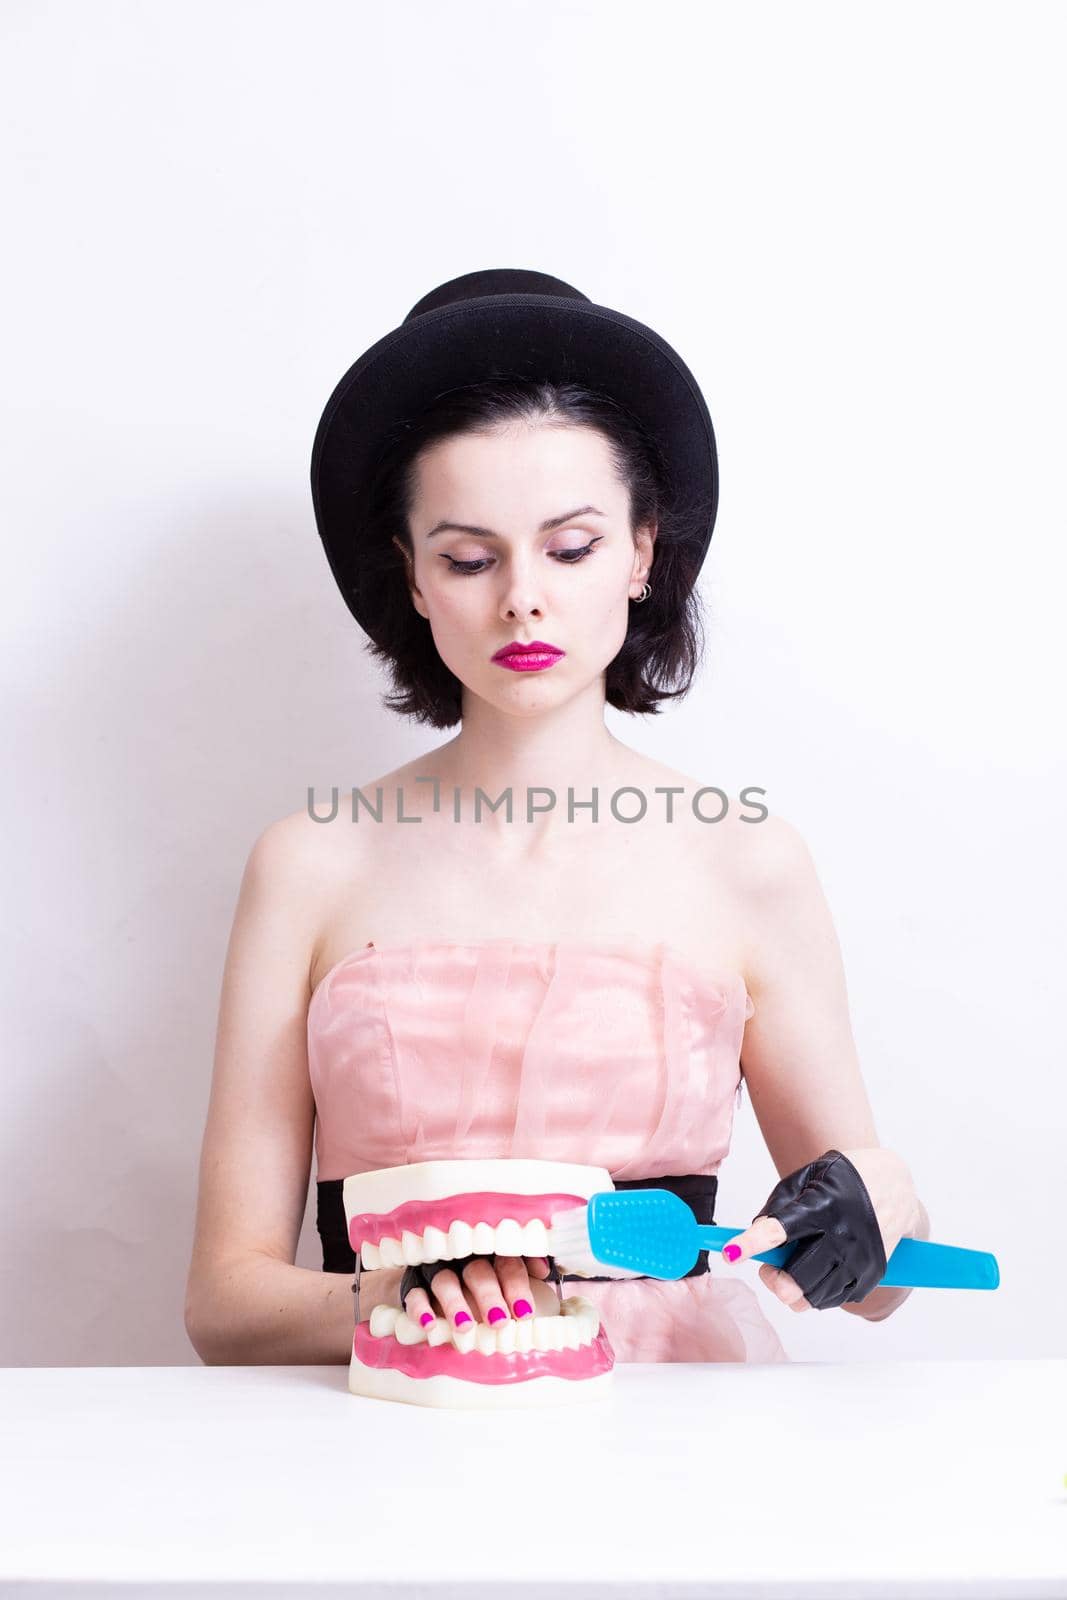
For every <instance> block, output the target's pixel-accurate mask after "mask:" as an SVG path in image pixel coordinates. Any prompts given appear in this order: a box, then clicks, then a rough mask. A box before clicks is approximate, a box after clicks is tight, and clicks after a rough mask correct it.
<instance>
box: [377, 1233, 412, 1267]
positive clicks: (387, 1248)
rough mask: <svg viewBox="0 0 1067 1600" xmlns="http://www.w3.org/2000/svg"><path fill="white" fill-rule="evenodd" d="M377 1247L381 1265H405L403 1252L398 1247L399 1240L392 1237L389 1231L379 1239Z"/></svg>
mask: <svg viewBox="0 0 1067 1600" xmlns="http://www.w3.org/2000/svg"><path fill="white" fill-rule="evenodd" d="M379 1249H380V1250H381V1252H382V1266H383V1267H405V1266H407V1262H406V1261H405V1260H404V1252H403V1250H401V1248H400V1240H399V1239H394V1238H393V1236H392V1234H391V1233H387V1234H386V1236H385V1238H384V1239H383V1240H382V1241H381V1244H380V1246H379Z"/></svg>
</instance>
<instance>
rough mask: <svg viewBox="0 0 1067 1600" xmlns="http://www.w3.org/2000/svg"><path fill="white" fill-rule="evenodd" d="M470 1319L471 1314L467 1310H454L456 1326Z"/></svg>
mask: <svg viewBox="0 0 1067 1600" xmlns="http://www.w3.org/2000/svg"><path fill="white" fill-rule="evenodd" d="M470 1320H471V1314H470V1312H469V1311H457V1312H456V1315H455V1324H456V1327H457V1328H458V1327H460V1326H461V1325H462V1324H463V1323H464V1322H469V1321H470Z"/></svg>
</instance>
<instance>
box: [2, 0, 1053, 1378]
mask: <svg viewBox="0 0 1067 1600" xmlns="http://www.w3.org/2000/svg"><path fill="white" fill-rule="evenodd" d="M0 31H2V44H3V49H2V50H0V58H2V61H3V65H2V67H0V73H2V79H0V89H2V100H3V104H4V106H5V108H6V109H5V114H4V131H5V137H4V139H3V141H2V143H0V159H2V161H3V168H4V171H3V193H4V212H5V217H6V222H7V245H6V247H5V251H4V255H3V258H2V267H0V270H2V272H3V275H4V279H5V283H4V292H3V297H2V305H3V313H2V314H3V322H4V330H3V331H4V346H5V352H6V354H5V360H4V367H5V382H4V385H3V406H4V416H3V428H2V435H3V443H4V446H5V450H6V457H7V459H6V465H5V469H4V472H3V475H2V480H0V485H2V486H0V493H2V495H3V501H4V504H3V517H2V539H3V556H4V578H5V581H4V583H3V585H2V595H3V602H4V611H5V628H4V657H5V660H4V669H5V670H4V676H3V684H4V698H5V705H4V715H5V729H6V735H7V737H6V740H5V744H6V748H7V750H8V752H9V755H10V764H9V767H8V778H7V782H6V783H5V785H4V786H3V806H4V817H3V837H4V841H5V851H4V857H5V890H4V901H5V906H6V911H5V915H4V918H3V924H4V934H5V952H4V959H3V962H2V964H0V976H2V980H3V984H4V989H5V996H4V998H5V1001H6V1004H5V1006H4V1027H5V1034H6V1049H5V1061H4V1071H3V1076H2V1084H3V1089H2V1093H3V1110H2V1120H3V1141H4V1142H3V1152H2V1153H3V1159H2V1162H0V1173H2V1181H3V1197H2V1205H0V1232H2V1257H0V1263H2V1264H0V1274H2V1282H0V1300H2V1306H3V1310H2V1319H3V1320H2V1327H0V1361H3V1362H5V1363H8V1364H13V1365H23V1364H29V1365H50V1364H57V1363H63V1364H104V1365H106V1364H111V1363H134V1364H168V1363H176V1364H180V1363H185V1362H195V1361H196V1359H197V1357H196V1356H195V1354H194V1352H193V1350H192V1349H191V1347H190V1345H189V1344H188V1342H187V1339H186V1335H185V1332H184V1328H183V1321H182V1304H183V1294H184V1284H185V1274H186V1269H187V1265H188V1257H189V1248H190V1242H191V1235H192V1218H193V1208H194V1202H195V1191H196V1170H197V1159H198V1154H199V1143H200V1137H201V1132H202V1126H203V1118H204V1113H205V1110H206V1105H207V1094H208V1086H209V1080H210V1070H211V1059H212V1050H213V1044H214V1030H215V1020H216V1008H217V1004H218V991H219V984H220V979H221V972H222V963H223V958H224V953H225V947H226V941H227V937H228V933H229V926H230V919H231V917H232V913H233V908H234V904H235V897H236V893H237V887H238V884H239V881H240V876H241V871H242V868H243V864H244V861H245V858H246V855H247V852H248V850H249V848H250V846H251V843H252V841H253V840H254V838H255V837H256V835H257V834H258V833H259V832H260V831H261V830H262V828H263V827H264V826H266V824H267V823H268V822H270V821H271V820H273V819H274V818H276V817H279V816H282V815H284V814H285V813H287V812H289V811H293V810H295V809H297V808H298V807H300V806H301V805H302V804H303V803H304V799H305V795H306V790H307V786H308V784H309V783H314V784H319V785H325V786H328V785H329V784H331V783H337V782H340V783H341V784H342V785H345V784H349V783H359V782H361V781H364V780H366V779H368V778H369V777H371V776H372V775H374V774H376V773H379V772H381V771H384V770H387V769H388V768H389V767H391V766H394V765H396V764H397V763H399V762H401V761H404V760H407V759H408V758H410V757H411V756H413V755H415V754H416V753H417V752H418V751H420V750H424V749H428V748H430V747H431V746H432V745H433V744H436V743H438V742H439V741H440V738H441V737H444V736H439V735H434V734H432V732H430V731H429V730H425V729H424V730H421V731H417V730H416V729H415V727H414V726H410V727H409V726H406V725H404V724H403V723H402V722H400V721H399V720H398V719H396V718H394V717H392V716H390V715H389V714H388V713H387V712H385V711H384V710H382V709H381V708H380V706H379V703H378V695H379V693H380V692H381V691H382V690H383V689H384V687H385V684H384V680H379V679H378V678H377V677H376V675H375V672H374V669H373V668H372V666H371V664H370V663H369V661H368V660H367V658H366V657H365V655H364V651H363V636H362V634H361V633H360V632H359V630H358V629H357V628H356V626H355V624H354V623H353V622H352V621H351V620H350V618H349V615H348V612H347V610H346V609H345V607H344V604H343V602H342V600H341V598H340V596H339V594H338V592H337V590H336V588H335V586H334V583H333V580H332V578H331V577H330V574H329V570H328V567H327V565H326V561H325V557H324V556H323V553H322V549H321V546H320V544H319V541H318V536H317V533H316V530H315V525H314V520H313V515H312V507H311V498H310V491H309V487H308V465H309V458H310V451H311V442H312V437H313V433H314V428H315V425H316V423H317V421H318V418H319V415H320V412H321V410H322V407H323V405H324V404H325V401H326V399H327V397H328V395H329V393H330V391H331V390H332V388H333V386H334V384H335V382H336V381H337V379H338V378H339V377H340V375H341V374H342V372H343V371H344V370H345V369H346V368H347V367H348V366H349V365H350V363H351V362H352V361H353V360H354V359H355V358H356V356H357V355H358V354H359V353H360V352H361V351H362V350H364V349H365V348H366V347H367V346H368V345H369V344H371V343H372V342H374V341H375V340H376V339H377V338H379V337H380V336H381V335H382V334H384V333H385V332H387V331H388V330H389V329H390V328H392V327H394V326H396V324H397V323H399V322H400V320H401V319H402V318H403V317H404V315H405V314H406V312H407V311H408V309H409V308H410V307H411V305H412V304H413V303H414V302H415V301H416V300H417V299H418V298H419V297H420V296H421V295H422V294H424V293H425V292H426V291H427V290H428V289H429V288H431V287H432V286H433V285H435V284H438V283H440V282H442V281H443V280H445V279H447V278H450V277H453V276H455V275H457V274H460V273H463V272H467V271H471V270H473V269H475V268H481V267H486V266H523V267H532V268H537V269H539V270H542V271H546V272H551V273H553V274H556V275H557V276H560V277H562V278H564V279H566V280H568V281H569V282H572V283H575V284H577V285H578V286H579V287H580V288H582V289H583V290H584V291H585V292H586V293H587V294H588V295H590V297H591V298H592V299H593V300H595V301H598V302H600V303H603V304H607V305H611V306H614V307H617V308H619V309H622V310H625V311H626V312H628V313H629V314H630V315H632V316H635V317H637V318H639V319H640V320H642V321H645V322H648V323H650V324H651V325H652V326H653V327H655V328H657V329H658V330H659V331H660V332H661V333H662V334H663V335H664V336H665V337H666V338H667V339H668V340H669V341H670V342H671V343H672V344H673V345H675V346H676V348H677V349H678V350H679V351H680V352H681V353H682V354H683V356H684V358H685V360H686V361H687V362H688V364H689V365H690V366H691V367H692V369H693V370H694V372H695V374H696V376H697V378H698V381H699V382H700V383H701V385H702V387H703V389H704V392H705V394H706V396H707V399H708V403H709V406H710V409H711V413H712V416H713V418H714V421H715V426H716V432H717V437H718V443H719V452H720V468H721V476H722V491H721V502H720V510H719V519H718V523H717V526H716V531H715V537H714V539H713V541H712V547H711V552H710V555H709V558H708V561H707V563H706V564H705V568H704V571H703V574H702V584H703V588H704V593H705V597H706V600H707V603H708V611H709V623H710V627H709V640H710V648H709V653H708V659H707V661H706V664H705V669H704V672H703V676H702V678H701V680H700V682H699V685H698V686H697V688H696V689H695V690H694V692H693V694H692V695H691V697H690V698H689V700H688V702H687V703H686V704H684V705H682V706H681V707H679V708H676V709H675V710H673V711H668V712H666V713H665V714H664V715H663V716H662V717H661V718H658V719H651V720H648V721H646V722H644V723H642V722H641V720H640V719H628V718H625V717H621V716H619V715H618V714H616V713H614V712H611V713H610V717H611V719H612V726H613V728H614V730H615V731H616V732H617V733H618V734H619V735H620V736H622V737H624V738H627V739H629V740H630V741H631V742H632V743H633V744H635V745H637V746H639V747H640V748H642V749H644V750H647V751H649V752H651V753H653V754H655V755H657V756H658V757H660V758H662V759H664V760H666V761H669V762H673V763H675V764H677V765H679V766H681V767H683V768H684V769H685V770H687V771H689V772H692V773H694V774H699V775H700V776H702V777H703V778H705V779H706V781H708V782H716V783H719V784H721V785H722V786H723V787H724V788H726V789H727V790H728V791H729V792H731V793H736V792H737V790H739V789H740V788H741V787H742V786H743V785H744V784H746V783H752V784H760V785H763V786H764V787H765V788H766V789H767V791H768V795H769V801H770V804H771V805H772V806H773V807H774V808H775V809H777V810H779V811H781V812H783V813H784V814H785V815H786V816H788V817H789V818H791V820H792V821H793V822H794V823H795V824H796V825H797V826H798V827H799V828H800V829H801V831H802V832H803V833H804V835H805V837H806V838H807V839H808V842H809V844H810V846H811V848H812V851H813V853H814V855H815V858H816V861H817V863H818V865H819V869H820V873H821V876H822V879H823V883H824V886H825V888H826V891H827V894H828V896H829V899H830V903H831V906H832V909H833V911H834V914H835V918H836V922H837V927H838V931H839V934H840V938H841V942H842V946H843V950H844V955H845V961H846V970H847V974H848V981H849V994H850V1000H851V1006H852V1016H853V1024H854V1028H855V1032H856V1036H857V1040H858V1042H859V1046H860V1051H861V1057H862V1061H863V1066H864V1073H865V1077H866V1081H867V1084H868V1087H869V1091H870V1094H871V1099H872V1102H873V1104H874V1108H875V1115H876V1120H877V1125H878V1129H879V1134H880V1136H881V1139H882V1142H883V1143H885V1144H887V1145H891V1146H893V1147H894V1148H896V1149H899V1150H900V1151H901V1152H902V1153H903V1154H904V1155H905V1156H906V1158H907V1159H908V1160H909V1162H910V1163H911V1166H912V1170H913V1172H914V1174H915V1177H916V1182H917V1184H918V1187H919V1191H920V1193H921V1194H922V1196H923V1198H924V1199H925V1201H926V1204H927V1206H928V1208H929V1211H930V1214H931V1217H932V1220H933V1236H934V1238H936V1239H940V1240H943V1241H946V1242H952V1243H957V1244H964V1245H969V1246H974V1247H978V1248H982V1249H988V1250H992V1251H994V1252H995V1253H996V1254H997V1256H998V1258H999V1260H1000V1265H1001V1273H1002V1286H1001V1288H1000V1289H999V1290H998V1291H997V1292H996V1293H995V1294H978V1293H974V1294H969V1293H963V1292H960V1291H954V1292H953V1291H925V1292H924V1291H916V1292H915V1293H914V1294H913V1295H912V1296H911V1298H910V1300H909V1301H908V1303H907V1304H906V1305H905V1307H904V1308H903V1309H902V1310H901V1311H900V1312H898V1313H897V1314H896V1315H895V1316H894V1317H892V1318H891V1319H889V1320H888V1321H887V1322H885V1323H882V1324H879V1325H868V1324H866V1323H863V1322H861V1321H859V1320H858V1319H854V1318H851V1317H847V1316H845V1315H844V1314H838V1313H834V1312H830V1313H827V1314H823V1315H816V1314H815V1313H812V1312H808V1313H806V1314H804V1315H798V1314H796V1313H793V1312H790V1311H788V1310H787V1309H786V1308H784V1307H780V1306H779V1304H778V1302H777V1301H775V1300H774V1299H773V1298H772V1296H771V1295H770V1294H769V1293H768V1291H767V1290H765V1289H764V1288H763V1287H762V1285H761V1284H760V1283H759V1280H758V1277H757V1275H756V1269H755V1268H753V1267H751V1266H748V1267H746V1268H744V1269H742V1270H743V1271H745V1272H746V1273H747V1274H748V1275H749V1276H750V1280H751V1282H752V1283H753V1285H754V1286H755V1288H756V1291H757V1293H758V1294H759V1295H760V1296H761V1298H762V1301H763V1303H764V1305H765V1306H766V1308H767V1310H768V1314H769V1315H771V1316H772V1318H773V1319H774V1321H775V1323H776V1325H777V1326H778V1327H779V1329H780V1331H781V1333H782V1337H783V1339H784V1341H785V1342H786V1344H787V1348H788V1349H789V1350H790V1353H791V1354H792V1355H793V1357H794V1358H795V1359H797V1360H826V1361H832V1360H838V1359H846V1360H857V1361H859V1360H866V1359H871V1358H881V1357H884V1356H887V1355H890V1356H901V1357H908V1356H941V1357H950V1356H960V1357H975V1356H987V1355H1004V1356H1009V1355H1015V1356H1020V1355H1021V1356H1026V1355H1029V1356H1044V1355H1052V1354H1062V1353H1063V1345H1064V1332H1063V1330H1064V1326H1065V1325H1067V1318H1065V1295H1064V1287H1063V1272H1062V1268H1061V1267H1060V1266H1059V1264H1058V1259H1057V1258H1058V1252H1059V1250H1060V1247H1061V1242H1060V1241H1061V1226H1060V1223H1061V1216H1060V1210H1061V1208H1060V1206H1059V1205H1058V1201H1059V1199H1060V1192H1061V1191H1060V1186H1059V1185H1058V1184H1057V1183H1056V1176H1057V1173H1058V1172H1061V1171H1062V1160H1063V1153H1062V1152H1063V1135H1064V1131H1065V1127H1067V1118H1065V1103H1064V1102H1065V1095H1064V1051H1063V1044H1062V1038H1063V1026H1062V1016H1063V996H1062V991H1061V974H1062V972H1063V970H1064V958H1065V954H1067V952H1065V947H1064V946H1065V940H1064V919H1063V903H1064V888H1065V874H1064V849H1063V842H1062V839H1063V825H1064V777H1065V762H1064V742H1063V733H1062V728H1063V711H1062V699H1063V696H1062V689H1063V683H1064V659H1063V654H1062V610H1063V584H1064V572H1065V559H1064V535H1065V527H1064V500H1065V496H1064V487H1063V453H1064V437H1065V423H1067V416H1065V410H1067V404H1065V394H1067V389H1065V385H1064V370H1065V365H1067V362H1065V356H1067V351H1065V337H1064V309H1063V307H1064V297H1063V283H1064V281H1065V279H1067V261H1065V248H1064V222H1063V205H1062V177H1063V165H1062V153H1063V149H1064V137H1065V132H1067V129H1065V110H1064V99H1063V95H1062V63H1063V59H1064V57H1063V32H1064V17H1063V11H1062V8H1060V7H1058V6H1055V5H1043V4H1030V5H1028V6H1025V7H1018V6H1013V5H1008V4H997V5H988V4H986V5H983V4H975V3H973V0H971V3H968V4H966V5H963V4H959V5H957V4H933V5H931V4H921V5H920V4H901V3H900V0H898V3H896V4H895V5H893V6H892V7H873V6H861V7H858V6H854V5H851V4H847V3H842V4H812V3H808V4H805V5H803V6H794V5H791V4H767V3H765V4H764V5H762V6H760V7H736V6H732V5H721V6H720V5H715V4H706V3H700V4H698V3H696V0H693V3H681V4H679V3H669V0H668V3H665V0H658V3H657V4H656V5H654V6H649V5H645V4H638V3H625V4H624V3H620V0H610V3H608V0H604V3H591V0H582V3H567V4H564V3H561V0H556V3H546V0H537V3H530V0H522V3H514V0H513V3H509V4H506V5H500V4H499V0H486V3H482V0H463V3H461V4H459V5H456V6H441V5H439V4H436V3H433V0H417V3H412V0H407V3H406V4H404V5H400V6H370V5H362V6H356V5H345V4H333V3H318V4H308V3H306V0H302V3H301V4H300V5H297V4H295V3H293V4H289V5H284V4H277V3H264V0H258V3H255V4H252V3H247V4H246V3H234V0H226V3H219V0H212V3H210V4H207V3H203V0H197V3H190V0H183V3H182V4H181V5H163V4H152V5H144V4H132V3H131V4H119V3H115V0H95V3H94V4H93V5H91V6H82V5H77V4H74V3H55V0H52V3H40V4H34V5H29V4H14V3H11V0H8V4H6V5H5V6H4V7H3V9H2V12H0ZM775 1178H776V1173H775V1171H774V1168H773V1165H772V1163H771V1161H770V1157H769V1155H768V1153H767V1151H766V1149H765V1148H764V1146H763V1143H762V1139H761V1137H760V1135H759V1131H758V1128H757V1126H756V1124H755V1121H754V1119H753V1116H752V1112H751V1109H750V1107H749V1104H748V1100H747V1097H746V1099H745V1101H744V1107H743V1112H742V1114H741V1119H740V1123H739V1126H738V1131H737V1137H736V1145H735V1151H734V1153H733V1154H732V1155H731V1157H730V1159H729V1161H728V1162H727V1163H726V1165H725V1166H724V1169H723V1174H722V1188H721V1202H720V1206H719V1218H720V1220H722V1221H726V1222H729V1223H733V1224H736V1225H738V1226H740V1225H742V1224H744V1223H746V1222H747V1221H748V1219H749V1218H750V1217H751V1216H752V1215H753V1214H754V1212H755V1211H756V1210H757V1209H758V1208H759V1206H760V1204H761V1203H762V1201H763V1200H764V1198H765V1197H766V1195H767V1193H768V1191H769V1189H770V1187H771V1185H772V1184H773V1182H774V1181H775ZM312 1181H313V1182H314V1172H313V1173H312ZM320 1260H321V1258H320V1256H319V1253H318V1241H317V1237H316V1235H315V1230H314V1209H313V1205H312V1206H309V1212H308V1217H307V1219H306V1222H305V1231H304V1236H303V1239H302V1241H301V1247H300V1252H299V1256H298V1261H299V1263H300V1264H301V1265H304V1266H316V1265H318V1264H319V1262H320Z"/></svg>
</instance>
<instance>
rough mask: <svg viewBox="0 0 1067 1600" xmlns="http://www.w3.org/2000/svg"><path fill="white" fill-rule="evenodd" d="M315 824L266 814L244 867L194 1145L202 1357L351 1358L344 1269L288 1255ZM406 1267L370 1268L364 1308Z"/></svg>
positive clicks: (195, 1335)
mask: <svg viewBox="0 0 1067 1600" xmlns="http://www.w3.org/2000/svg"><path fill="white" fill-rule="evenodd" d="M328 856H329V853H328V851H327V850H326V848H325V842H324V840H323V838H322V827H321V825H320V824H318V823H315V822H312V821H311V819H310V818H309V817H308V816H307V814H306V813H304V812H297V813H294V814H293V815H292V816H289V817H284V818H282V819H281V820H280V821H279V822H275V823H272V824H271V825H270V826H269V827H268V828H267V829H265V831H264V832H263V833H262V834H261V835H260V836H259V838H258V839H257V840H256V842H255V844H254V845H253V847H252V850H251V853H250V854H249V857H248V861H247V863H246V865H245V870H244V876H243V878H242V880H241V890H240V894H239V896H238V902H237V910H236V913H235V915H234V921H233V927H232V930H231V933H230V942H229V946H228V949H227V953H226V963H225V968H224V972H223V979H222V993H221V999H220V1004H219V1017H218V1030H217V1035H216V1043H215V1063H214V1071H213V1075H212V1081H211V1095H210V1101H209V1105H208V1112H207V1122H206V1126H205V1129H204V1138H203V1145H202V1148H201V1154H200V1181H199V1193H198V1198H197V1209H196V1226H195V1235H194V1242H193V1250H192V1260H191V1264H190V1267H189V1276H188V1282H187V1286H186V1297H185V1328H186V1332H187V1333H188V1335H189V1338H190V1341H191V1342H192V1345H193V1348H194V1349H195V1350H196V1353H197V1355H198V1356H199V1357H200V1358H201V1360H202V1361H204V1362H205V1363H206V1364H207V1365H209V1366H243V1365H263V1364H274V1363H277V1364H289V1363H293V1364H306V1363H316V1362H337V1363H341V1362H347V1361H348V1359H349V1357H350V1355H351V1350H352V1331H353V1327H354V1312H353V1296H352V1279H351V1278H350V1277H349V1276H348V1275H347V1274H346V1273H339V1272H336V1273H335V1272H320V1271H309V1270H308V1269H307V1268H305V1267H297V1266H294V1265H293V1260H294V1257H295V1255H296V1248H297V1243H298V1241H299V1238H300V1228H301V1224H302V1222H303V1218H304V1211H305V1207H306V1204H307V1196H308V1181H309V1177H310V1173H311V1159H312V1149H313V1142H314V1127H315V1102H314V1097H313V1095H312V1091H311V1081H310V1078H309V1075H308V1061H307V1009H308V1002H309V1000H310V997H311V982H310V974H311V968H312V962H313V959H314V954H315V944H316V938H317V928H318V925H319V921H320V920H321V916H322V911H323V907H324V906H325V905H326V904H328V898H329V895H330V892H331V884H330V875H329V871H328V867H329V860H328ZM402 1270H403V1269H401V1268H389V1269H383V1270H382V1271H381V1272H380V1273H365V1274H364V1275H363V1281H362V1284H361V1293H360V1317H361V1319H364V1320H365V1319H366V1318H367V1317H368V1316H369V1315H370V1312H371V1310H372V1309H373V1306H374V1305H375V1304H376V1303H377V1301H378V1300H379V1299H384V1300H387V1301H389V1303H396V1291H397V1289H398V1287H399V1281H400V1278H401V1276H402Z"/></svg>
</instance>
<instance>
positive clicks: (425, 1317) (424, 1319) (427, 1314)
mask: <svg viewBox="0 0 1067 1600" xmlns="http://www.w3.org/2000/svg"><path fill="white" fill-rule="evenodd" d="M434 1320H435V1319H434V1314H433V1312H432V1311H424V1312H423V1313H422V1316H421V1317H420V1318H419V1322H420V1323H421V1324H422V1326H423V1327H424V1328H425V1326H426V1324H427V1323H428V1322H433V1321H434Z"/></svg>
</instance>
